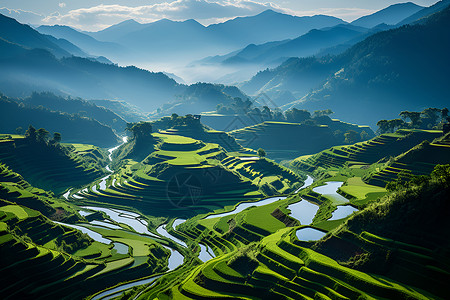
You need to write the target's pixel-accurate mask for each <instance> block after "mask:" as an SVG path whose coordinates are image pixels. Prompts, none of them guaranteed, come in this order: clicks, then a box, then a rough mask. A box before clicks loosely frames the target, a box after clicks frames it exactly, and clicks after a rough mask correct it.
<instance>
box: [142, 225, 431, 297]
mask: <svg viewBox="0 0 450 300" xmlns="http://www.w3.org/2000/svg"><path fill="white" fill-rule="evenodd" d="M296 230H298V229H297V228H285V229H282V230H279V231H277V232H276V233H274V234H272V235H270V236H268V237H265V238H264V239H262V240H261V242H260V243H258V244H252V245H250V246H248V247H243V248H241V249H239V250H235V251H234V252H231V253H229V254H225V255H222V256H220V257H217V258H215V259H212V260H210V261H208V262H206V263H205V264H203V265H201V266H198V267H197V268H196V269H194V270H193V271H192V272H190V273H189V275H188V276H186V277H185V278H184V280H183V281H182V282H181V283H179V284H177V285H175V286H173V287H172V288H170V289H167V290H164V291H157V289H149V291H146V292H145V291H144V293H141V294H140V297H139V298H138V299H155V298H158V299H166V298H168V297H170V298H173V299H205V298H215V299H268V298H270V299H317V298H320V299H356V298H359V297H363V298H365V299H379V298H386V299H394V298H395V299H401V298H410V299H427V298H429V297H430V296H431V294H428V293H426V292H423V291H421V290H420V289H417V288H412V287H411V286H408V285H407V284H403V283H399V282H395V281H391V280H389V281H387V280H386V278H385V277H384V276H377V275H374V274H366V273H364V272H360V271H357V270H354V269H351V268H348V267H344V266H342V265H340V264H338V263H337V262H336V261H335V260H333V259H331V258H329V257H327V256H325V255H322V254H320V253H318V252H316V251H313V250H311V249H308V248H305V247H304V246H301V244H302V242H301V241H299V240H298V239H297V238H296V235H295V232H296ZM367 236H370V237H371V238H372V240H376V239H377V238H378V237H376V236H373V235H369V234H363V235H362V237H361V238H365V237H367ZM389 246H390V245H389V244H388V245H387V246H386V247H389ZM404 247H405V248H407V246H404ZM409 250H410V248H409ZM407 255H408V254H407V253H406V254H405V256H407Z"/></svg>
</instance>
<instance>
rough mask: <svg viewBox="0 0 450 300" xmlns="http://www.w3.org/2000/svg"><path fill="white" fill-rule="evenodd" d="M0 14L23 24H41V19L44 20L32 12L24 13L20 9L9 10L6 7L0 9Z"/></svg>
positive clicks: (24, 11)
mask: <svg viewBox="0 0 450 300" xmlns="http://www.w3.org/2000/svg"><path fill="white" fill-rule="evenodd" d="M0 13H1V14H2V15H5V16H7V17H10V18H14V19H16V20H17V21H18V22H20V23H25V24H41V23H42V19H43V18H44V16H42V15H40V14H37V13H34V12H32V11H26V10H22V9H9V8H6V7H2V8H0Z"/></svg>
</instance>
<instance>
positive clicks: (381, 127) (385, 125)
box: [377, 120, 390, 134]
mask: <svg viewBox="0 0 450 300" xmlns="http://www.w3.org/2000/svg"><path fill="white" fill-rule="evenodd" d="M377 126H378V130H377V131H378V132H379V133H380V134H383V133H387V132H388V131H389V126H390V124H389V121H388V120H380V121H378V122H377Z"/></svg>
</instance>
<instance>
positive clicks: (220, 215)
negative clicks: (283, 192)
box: [205, 197, 286, 219]
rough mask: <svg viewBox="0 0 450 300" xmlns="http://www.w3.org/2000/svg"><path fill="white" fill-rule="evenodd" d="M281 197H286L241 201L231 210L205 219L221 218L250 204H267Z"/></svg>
mask: <svg viewBox="0 0 450 300" xmlns="http://www.w3.org/2000/svg"><path fill="white" fill-rule="evenodd" d="M283 199H286V197H272V198H267V199H264V200H260V201H256V202H241V203H240V204H238V206H236V208H235V209H233V210H232V211H229V212H225V213H220V214H213V215H209V216H207V217H206V218H205V219H213V218H222V217H225V216H230V215H234V214H237V213H240V212H241V211H243V210H244V209H246V208H249V207H252V206H263V205H267V204H270V203H273V202H275V201H278V200H283Z"/></svg>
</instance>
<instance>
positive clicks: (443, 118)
mask: <svg viewBox="0 0 450 300" xmlns="http://www.w3.org/2000/svg"><path fill="white" fill-rule="evenodd" d="M441 117H442V120H444V121H446V119H447V117H448V108H447V107H446V108H443V109H442V110H441Z"/></svg>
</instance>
